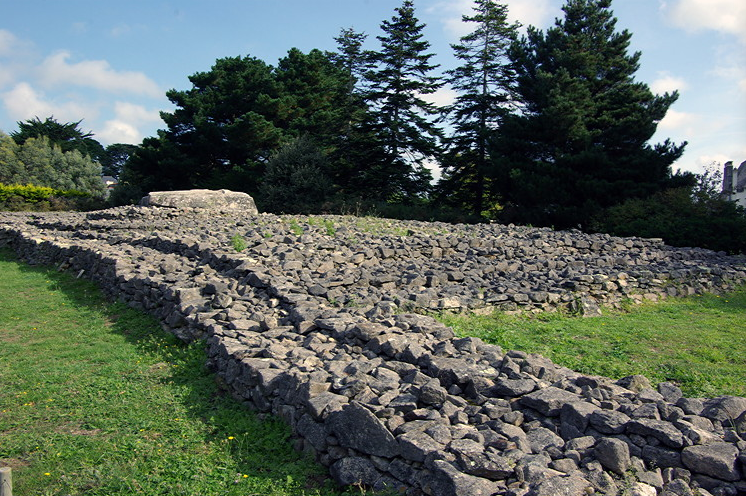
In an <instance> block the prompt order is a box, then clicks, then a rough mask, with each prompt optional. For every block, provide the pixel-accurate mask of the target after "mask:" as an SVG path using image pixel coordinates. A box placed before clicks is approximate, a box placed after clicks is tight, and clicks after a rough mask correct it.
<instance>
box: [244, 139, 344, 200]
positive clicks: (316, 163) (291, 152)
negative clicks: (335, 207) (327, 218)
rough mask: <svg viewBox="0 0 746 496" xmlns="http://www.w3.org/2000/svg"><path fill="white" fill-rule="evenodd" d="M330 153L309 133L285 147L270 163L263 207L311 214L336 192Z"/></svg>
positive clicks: (266, 176) (262, 194)
mask: <svg viewBox="0 0 746 496" xmlns="http://www.w3.org/2000/svg"><path fill="white" fill-rule="evenodd" d="M328 168H329V163H328V160H327V158H326V156H325V155H324V154H323V153H322V152H321V151H320V150H319V149H318V148H317V147H316V146H315V145H314V144H313V142H312V141H311V139H310V138H309V137H307V136H301V137H300V138H297V139H296V140H294V141H292V142H290V143H288V144H287V145H285V146H284V147H282V148H281V149H280V150H279V151H278V152H277V154H276V155H275V156H274V157H272V158H271V159H270V161H269V163H268V164H267V171H266V173H265V174H264V182H263V184H262V191H261V194H260V195H259V198H258V202H259V203H260V205H261V207H262V209H263V210H266V211H269V212H274V213H284V214H311V213H318V212H320V211H321V210H322V204H323V203H324V202H325V201H326V200H327V199H328V198H329V197H330V196H331V195H332V189H333V185H332V182H331V180H330V179H329V176H328V175H327V171H328Z"/></svg>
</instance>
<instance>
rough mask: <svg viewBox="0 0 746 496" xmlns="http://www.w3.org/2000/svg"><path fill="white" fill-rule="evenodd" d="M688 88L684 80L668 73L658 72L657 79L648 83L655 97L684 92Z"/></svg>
mask: <svg viewBox="0 0 746 496" xmlns="http://www.w3.org/2000/svg"><path fill="white" fill-rule="evenodd" d="M688 88H689V84H688V83H687V82H686V81H685V80H684V79H682V78H678V77H675V76H672V75H671V74H669V73H668V72H659V73H658V79H656V80H655V81H653V82H652V83H650V89H651V90H652V91H653V93H655V94H656V95H662V94H663V93H673V92H674V91H679V92H680V93H681V92H683V91H686V90H687V89H688Z"/></svg>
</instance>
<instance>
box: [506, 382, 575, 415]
mask: <svg viewBox="0 0 746 496" xmlns="http://www.w3.org/2000/svg"><path fill="white" fill-rule="evenodd" d="M579 400H580V397H579V396H578V395H577V394H573V393H571V392H569V391H565V390H564V389H559V388H556V387H553V386H550V387H548V388H545V389H540V390H538V391H534V392H533V393H529V394H527V395H525V396H522V397H521V399H520V400H519V401H520V403H521V405H523V406H527V407H529V408H533V409H534V410H537V411H539V412H541V413H542V414H544V415H546V416H547V417H557V416H559V414H560V411H561V410H562V406H563V405H564V404H565V403H572V402H574V401H579Z"/></svg>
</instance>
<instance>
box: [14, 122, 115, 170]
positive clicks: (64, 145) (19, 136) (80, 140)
mask: <svg viewBox="0 0 746 496" xmlns="http://www.w3.org/2000/svg"><path fill="white" fill-rule="evenodd" d="M81 122H83V120H82V119H81V120H79V121H78V122H66V123H61V122H58V121H57V119H55V118H54V116H51V117H47V118H46V119H44V120H43V121H42V120H41V119H39V117H34V118H33V119H29V120H27V121H25V122H20V121H19V122H18V123H17V124H18V131H15V132H12V133H10V137H11V138H13V139H14V140H15V142H16V143H18V144H19V145H22V144H24V143H25V142H26V140H27V139H29V138H41V137H42V136H46V137H47V138H49V141H50V142H51V143H52V144H53V145H57V146H59V147H60V149H61V150H62V151H63V152H70V151H73V150H78V151H79V152H80V153H81V154H82V155H83V156H85V155H88V156H89V157H91V159H93V160H94V161H96V162H99V163H101V161H102V160H103V157H104V155H105V152H104V147H103V146H101V143H99V142H98V141H96V140H95V139H93V133H91V132H87V133H86V132H83V131H82V130H81V129H80V123H81Z"/></svg>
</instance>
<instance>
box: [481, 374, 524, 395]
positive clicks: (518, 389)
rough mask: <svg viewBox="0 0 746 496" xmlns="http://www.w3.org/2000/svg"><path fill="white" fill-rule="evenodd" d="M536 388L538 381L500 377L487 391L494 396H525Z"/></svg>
mask: <svg viewBox="0 0 746 496" xmlns="http://www.w3.org/2000/svg"><path fill="white" fill-rule="evenodd" d="M535 389H536V381H533V380H531V379H506V378H499V379H497V380H495V384H494V385H493V386H492V387H491V388H489V390H488V391H487V394H486V395H487V396H490V397H493V398H502V397H509V398H515V397H517V396H523V395H524V394H528V393H530V392H531V391H533V390H535Z"/></svg>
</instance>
